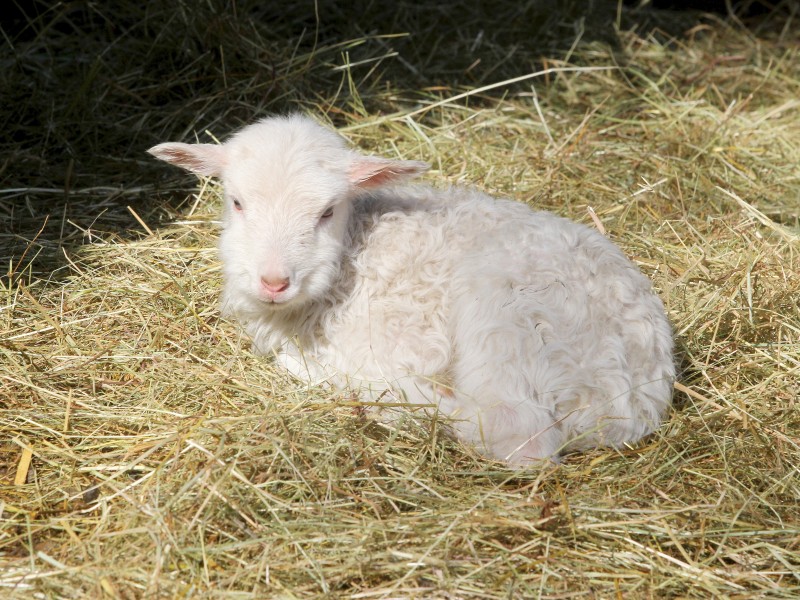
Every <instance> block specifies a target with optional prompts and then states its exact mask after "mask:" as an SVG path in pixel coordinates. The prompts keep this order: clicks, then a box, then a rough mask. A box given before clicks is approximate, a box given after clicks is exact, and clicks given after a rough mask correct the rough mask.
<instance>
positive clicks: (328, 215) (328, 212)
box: [320, 206, 333, 219]
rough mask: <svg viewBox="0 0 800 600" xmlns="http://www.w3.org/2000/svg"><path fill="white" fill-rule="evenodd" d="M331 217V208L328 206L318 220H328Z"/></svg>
mask: <svg viewBox="0 0 800 600" xmlns="http://www.w3.org/2000/svg"><path fill="white" fill-rule="evenodd" d="M332 216H333V207H332V206H329V207H328V208H327V209H326V210H325V212H324V213H322V215H321V216H320V219H329V218H330V217H332Z"/></svg>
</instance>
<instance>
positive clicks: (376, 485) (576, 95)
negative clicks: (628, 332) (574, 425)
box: [0, 1, 800, 598]
mask: <svg viewBox="0 0 800 600" xmlns="http://www.w3.org/2000/svg"><path fill="white" fill-rule="evenodd" d="M131 4H132V3H131ZM141 4H142V5H144V6H143V7H134V6H130V7H128V8H126V9H124V10H119V11H118V12H112V11H111V10H110V9H108V8H105V5H103V4H86V5H83V4H81V3H72V4H58V3H56V4H54V5H51V3H48V5H45V4H42V5H37V6H39V13H38V14H27V15H23V14H17V15H16V16H14V17H9V18H8V19H10V20H7V22H6V24H4V33H5V36H6V40H7V41H8V42H9V43H8V44H7V45H6V46H5V47H4V49H3V51H2V52H3V54H2V56H0V60H2V67H3V68H2V70H0V78H2V84H3V89H4V99H5V100H6V101H5V102H4V103H3V106H2V107H0V113H2V121H3V127H2V131H3V137H2V138H0V145H1V146H2V150H3V157H4V158H3V161H4V162H3V165H2V167H0V169H2V171H1V172H2V190H0V192H2V195H0V211H2V214H3V215H4V216H3V219H2V220H3V221H4V223H3V225H2V229H0V250H2V254H1V256H2V260H3V273H2V277H0V286H1V287H0V289H1V290H2V306H0V594H1V595H3V597H5V598H85V597H109V598H155V597H171V598H172V597H185V598H251V597H252V598H319V597H331V598H334V597H337V598H338V597H342V598H417V597H426V598H534V597H542V598H566V597H571V596H572V595H577V594H583V593H587V592H588V593H591V594H593V596H594V597H598V598H611V597H618V598H623V597H624V598H667V597H681V598H708V597H722V598H757V597H760V598H796V597H798V595H800V506H799V504H800V503H799V502H798V498H800V441H799V440H798V438H799V437H800V436H799V434H800V408H799V407H798V404H799V403H800V399H798V396H800V383H799V381H800V376H799V375H800V283H799V282H798V279H799V277H798V273H800V223H799V221H800V202H798V199H799V198H800V166H799V165H800V100H798V98H800V60H799V59H800V56H798V54H800V33H799V32H798V27H797V23H798V20H797V19H798V15H797V14H796V13H794V12H792V11H793V10H795V8H794V6H795V5H794V4H793V3H791V2H783V3H778V4H777V6H776V7H775V9H774V11H773V12H771V13H769V14H765V15H762V16H761V17H760V19H759V20H758V21H753V22H742V20H740V19H738V18H735V17H733V16H730V17H728V18H723V17H720V16H716V17H715V16H706V17H697V16H692V15H689V14H687V13H676V14H670V13H662V12H659V11H654V10H649V9H648V8H647V7H646V6H645V7H644V8H641V9H635V8H631V7H629V6H624V5H622V4H619V5H618V4H617V3H616V2H595V3H592V4H591V11H589V10H588V9H586V8H585V7H584V6H583V3H578V2H569V1H568V2H560V3H558V4H557V5H556V3H529V4H528V5H525V6H523V4H524V3H519V2H495V3H487V6H486V7H481V3H467V2H457V1H451V2H443V3H437V5H436V6H435V7H434V6H427V7H417V6H415V5H412V4H403V3H400V4H398V5H397V8H396V11H395V12H396V14H388V15H387V14H384V13H387V12H388V13H391V12H392V11H387V8H386V6H385V5H384V3H372V2H362V3H357V4H359V6H358V7H357V9H356V10H357V12H355V13H348V12H347V11H346V10H345V9H344V8H341V7H336V6H328V5H327V4H325V3H321V4H319V5H314V4H303V5H301V4H299V3H286V6H283V7H282V8H281V9H280V10H281V12H280V13H277V12H275V14H272V13H271V12H270V11H272V10H277V9H273V8H269V7H266V8H265V7H263V6H262V5H263V4H267V5H269V4H271V3H257V2H251V3H248V2H237V3H233V4H231V5H229V6H227V7H226V8H225V10H218V11H215V10H213V9H212V8H210V7H209V6H208V5H211V4H214V3H207V4H206V3H203V6H199V5H200V3H197V4H198V7H195V8H192V9H190V6H189V4H184V3H174V2H173V3H169V5H168V6H167V3H164V6H162V5H161V3H141ZM393 10H394V9H393ZM192 11H194V12H192ZM350 14H357V15H358V16H359V18H358V19H354V18H351V16H350ZM9 23H10V25H8V27H6V25H7V24H9ZM456 24H457V26H456ZM536 71H547V72H546V73H545V74H542V75H537V76H532V75H530V74H532V73H534V72H536ZM288 109H301V110H308V111H310V112H313V113H314V114H316V115H318V116H321V117H322V118H327V119H328V120H329V121H330V122H332V123H334V124H336V125H337V126H339V127H340V128H341V130H342V131H343V133H344V134H345V135H346V136H347V137H349V138H350V139H351V140H352V141H353V142H354V143H356V144H358V145H359V146H361V147H363V148H365V149H368V150H371V151H374V152H376V153H382V154H386V155H390V156H399V157H403V158H408V159H421V160H427V161H429V162H431V163H432V164H433V165H434V170H433V172H432V173H431V174H430V175H429V176H427V177H428V180H429V181H432V182H434V183H436V184H437V185H443V186H444V185H447V184H451V183H463V184H474V185H477V186H479V187H481V188H483V189H485V190H487V191H489V192H490V193H494V194H497V195H508V196H513V197H515V198H517V199H519V200H521V201H524V202H528V203H530V204H531V205H533V206H535V207H537V208H541V209H547V210H552V211H554V212H557V213H559V214H562V215H566V216H569V217H571V218H574V219H576V220H579V221H583V222H586V223H589V224H594V226H598V227H601V228H602V229H603V230H604V231H605V232H606V234H607V235H608V236H609V237H610V238H611V239H613V240H614V241H615V242H616V243H618V244H619V245H620V246H621V247H622V248H623V249H624V250H625V252H626V253H627V254H628V255H629V256H631V257H632V258H633V259H634V260H635V261H636V262H637V263H638V264H639V265H640V266H641V268H642V270H643V271H644V272H645V273H647V275H648V276H650V277H651V278H652V280H653V281H654V283H655V286H656V288H657V290H658V293H659V294H660V295H661V297H662V298H663V299H664V301H665V304H666V306H667V309H668V312H669V315H670V317H671V319H672V320H673V323H674V326H675V332H676V337H677V343H678V349H679V360H680V361H681V377H680V380H679V382H678V383H677V384H676V388H677V389H676V396H675V400H676V406H675V410H674V412H673V414H672V415H671V417H670V420H669V422H668V423H667V424H666V425H665V426H664V427H663V428H662V429H661V430H660V431H659V432H658V433H657V434H656V435H654V436H652V437H651V438H649V439H647V440H646V441H645V442H644V443H642V444H641V445H639V446H637V447H635V448H630V449H624V450H622V451H615V450H608V449H605V450H597V451H594V452H588V453H585V454H580V455H573V456H570V457H568V458H567V459H566V460H565V462H564V463H563V464H562V465H559V466H553V467H551V468H547V469H544V470H541V471H539V470H536V471H523V472H513V471H510V470H508V469H506V468H504V467H503V466H502V465H500V464H497V463H493V462H491V461H488V460H486V459H484V458H481V457H480V456H478V455H477V454H476V453H475V452H474V451H472V450H470V449H469V448H465V447H463V446H461V445H460V444H458V443H457V442H454V441H453V440H451V439H450V438H449V437H448V436H447V432H446V428H445V427H443V424H442V423H439V422H437V421H435V420H433V421H432V420H430V419H426V418H424V417H423V416H422V415H415V414H411V413H410V414H409V415H408V416H407V418H405V419H403V420H401V421H400V422H399V423H395V424H393V425H391V426H388V425H385V424H382V423H380V422H376V421H375V420H372V419H369V418H367V417H365V416H364V414H363V412H362V411H361V410H359V406H358V402H357V401H355V400H354V399H353V398H350V397H346V396H343V395H341V394H339V395H337V394H332V393H331V392H326V391H325V390H321V389H316V388H312V389H309V388H307V387H305V386H303V385H301V384H299V383H298V382H296V381H294V380H292V379H291V378H289V377H288V376H286V375H285V374H284V373H282V372H281V371H280V370H278V369H276V368H275V367H274V366H273V365H272V363H271V362H270V361H269V360H264V359H261V358H258V357H255V356H253V355H252V354H251V352H250V350H249V344H248V341H247V339H245V338H244V337H243V336H242V334H241V333H240V331H239V330H238V328H237V326H236V325H235V324H232V323H228V322H225V321H222V320H220V318H219V314H218V310H217V306H216V299H217V295H218V292H219V288H220V274H219V265H218V263H217V260H216V255H215V251H214V243H215V238H216V235H217V225H218V224H217V211H218V209H219V204H220V197H219V193H220V190H219V189H218V187H216V185H215V184H214V183H213V182H208V181H203V182H200V183H199V184H198V182H197V181H196V180H194V179H192V178H191V177H189V176H186V175H184V174H181V173H178V172H177V171H173V170H170V169H169V168H167V167H162V166H161V165H159V164H156V163H155V161H152V160H150V159H149V158H148V157H147V156H146V155H145V154H144V150H145V149H146V148H147V147H149V146H150V145H151V144H153V143H156V142H159V141H165V140H168V139H172V140H191V139H193V138H194V136H195V135H196V136H197V138H198V139H200V140H202V141H208V140H211V139H213V138H214V137H217V138H224V137H225V135H226V134H228V133H229V132H230V131H231V130H232V129H233V128H235V127H237V126H239V125H241V124H243V123H245V122H248V121H251V120H253V119H254V118H256V117H258V116H261V115H263V114H265V113H268V112H270V111H284V110H288Z"/></svg>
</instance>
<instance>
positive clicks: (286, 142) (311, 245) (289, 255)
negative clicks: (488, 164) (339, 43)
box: [149, 115, 428, 313]
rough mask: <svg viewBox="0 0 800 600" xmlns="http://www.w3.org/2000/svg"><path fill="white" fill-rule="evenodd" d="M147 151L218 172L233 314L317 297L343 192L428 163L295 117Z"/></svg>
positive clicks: (345, 214)
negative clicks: (356, 148)
mask: <svg viewBox="0 0 800 600" xmlns="http://www.w3.org/2000/svg"><path fill="white" fill-rule="evenodd" d="M149 152H150V153H151V154H153V155H154V156H156V157H158V158H160V159H161V160H165V161H167V162H169V163H172V164H174V165H178V166H180V167H183V168H185V169H188V170H190V171H192V172H194V173H197V174H198V175H204V176H213V177H221V178H222V181H223V185H224V187H225V209H224V215H223V225H224V229H223V232H222V236H221V237H220V254H221V256H222V261H223V263H224V270H225V277H226V289H225V292H226V293H225V296H226V302H227V303H229V308H230V307H231V306H233V305H236V308H235V309H233V308H232V309H231V310H232V311H233V312H240V313H246V312H252V311H254V310H255V311H261V310H268V311H272V310H280V309H285V308H286V307H290V306H291V307H296V306H300V305H302V304H303V303H305V302H309V301H314V300H318V299H320V298H322V297H324V296H325V295H326V294H327V293H328V291H329V290H330V288H331V285H333V283H334V281H335V279H336V275H337V273H338V272H339V264H340V260H341V257H342V253H343V252H344V248H345V246H346V243H347V239H346V237H347V224H348V221H349V218H350V211H351V199H352V198H353V197H354V196H355V195H357V194H359V193H361V192H363V191H364V190H369V189H373V188H376V187H380V186H385V185H392V184H394V183H396V182H397V181H399V180H402V179H405V178H408V177H414V176H416V175H418V174H420V173H422V172H424V171H425V170H426V169H427V168H428V165H427V164H426V163H422V162H416V161H403V160H389V159H385V158H377V157H370V156H361V155H359V154H356V153H354V152H351V151H350V150H348V149H347V147H346V146H345V143H344V140H343V139H342V138H341V137H340V136H339V135H338V134H336V133H334V132H333V131H331V130H329V129H326V128H324V127H322V126H320V125H318V124H317V123H315V122H314V121H313V120H311V119H309V118H307V117H302V116H300V115H294V116H289V117H271V118H268V119H264V120H263V121H260V122H258V123H255V124H254V125H250V126H248V127H245V128H244V129H243V130H242V131H240V132H239V133H238V134H236V135H235V136H234V137H233V138H232V139H231V140H230V141H228V142H226V143H225V144H223V145H218V144H184V143H180V142H167V143H164V144H159V145H157V146H154V147H152V148H150V150H149Z"/></svg>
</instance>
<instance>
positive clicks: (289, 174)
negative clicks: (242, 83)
mask: <svg viewBox="0 0 800 600" xmlns="http://www.w3.org/2000/svg"><path fill="white" fill-rule="evenodd" d="M281 125H284V126H283V127H281ZM348 161H349V153H348V152H347V150H346V149H345V148H344V147H343V144H342V142H341V140H340V138H339V137H338V136H337V135H335V134H332V133H331V132H328V131H327V130H323V129H322V128H319V127H318V126H313V127H310V128H307V127H302V126H300V127H298V125H297V124H294V126H293V127H291V128H289V127H286V126H285V123H284V122H278V123H275V122H272V121H270V122H267V123H259V124H257V125H254V126H251V127H249V128H247V129H245V130H243V131H242V132H241V133H240V134H238V135H237V136H236V137H234V138H233V139H232V140H231V141H230V142H228V143H227V144H226V164H225V167H224V169H223V172H222V179H223V184H224V188H225V208H224V217H223V223H224V229H223V232H222V235H221V237H220V255H221V257H222V261H223V263H224V271H225V277H226V285H227V288H228V290H227V291H228V295H229V296H230V295H234V296H238V297H240V298H241V299H245V298H246V299H247V300H249V301H250V302H249V303H251V305H252V304H257V305H259V304H260V305H261V306H262V307H263V309H265V310H277V309H283V308H286V307H289V306H297V305H300V304H302V303H305V302H308V301H314V300H318V299H321V298H322V297H324V296H325V295H326V294H327V293H328V291H329V290H330V287H331V285H332V284H333V282H334V280H335V278H336V275H337V274H338V271H339V265H340V261H341V256H342V253H343V250H344V247H345V242H346V240H345V238H346V235H347V224H348V220H349V217H350V210H351V209H350V196H351V195H352V190H353V188H352V185H351V183H350V181H349V180H348V176H347V165H348Z"/></svg>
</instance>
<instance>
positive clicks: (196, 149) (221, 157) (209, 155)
mask: <svg viewBox="0 0 800 600" xmlns="http://www.w3.org/2000/svg"><path fill="white" fill-rule="evenodd" d="M148 152H149V153H150V154H152V155H153V156H155V157H156V158H160V159H161V160H163V161H166V162H168V163H170V164H173V165H176V166H178V167H183V168H184V169H187V170H188V171H191V172H192V173H197V174H198V175H206V176H208V177H217V176H219V175H220V174H221V173H222V168H223V167H224V166H225V161H226V156H225V147H224V146H220V145H217V144H181V143H178V142H167V143H166V144H159V145H158V146H153V147H152V148H150V150H148Z"/></svg>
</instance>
